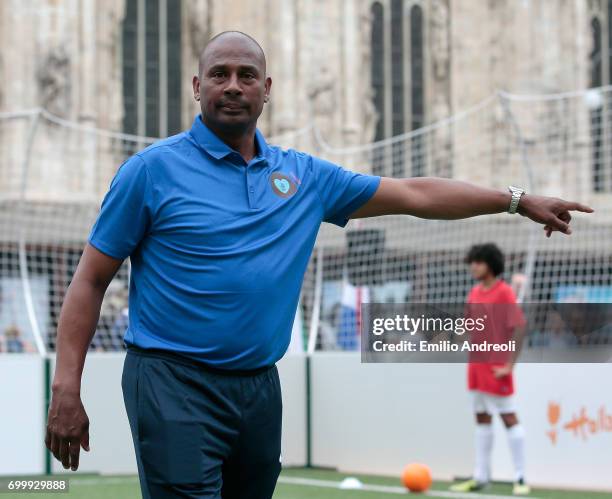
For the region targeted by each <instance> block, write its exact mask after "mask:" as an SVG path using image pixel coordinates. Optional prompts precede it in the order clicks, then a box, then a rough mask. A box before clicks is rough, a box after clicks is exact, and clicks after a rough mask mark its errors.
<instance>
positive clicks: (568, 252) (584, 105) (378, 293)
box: [0, 88, 612, 353]
mask: <svg viewBox="0 0 612 499" xmlns="http://www.w3.org/2000/svg"><path fill="white" fill-rule="evenodd" d="M611 116H612V89H611V88H601V89H591V90H588V91H584V92H575V93H568V94H558V95H544V96H516V95H509V94H505V93H501V92H498V93H496V94H495V95H492V96H491V97H489V98H488V99H486V100H484V101H483V102H481V103H479V104H478V105H476V106H475V107H473V108H471V109H468V110H464V111H462V112H459V113H457V114H456V115H453V116H451V117H449V118H447V119H445V120H442V121H440V122H437V123H432V124H431V125H428V126H426V127H424V128H421V129H418V130H415V131H413V132H410V133H407V134H404V135H401V136H397V137H393V138H391V139H387V140H384V141H381V142H376V143H371V144H364V145H360V146H356V147H350V148H346V147H344V148H342V147H338V146H336V145H330V144H328V143H327V142H326V140H325V137H322V136H321V134H320V132H319V131H318V130H317V128H316V127H315V126H313V125H309V126H307V127H305V128H301V129H298V130H296V131H294V132H291V133H287V134H285V135H283V136H279V137H272V138H269V141H270V142H271V143H274V144H278V145H280V146H282V147H285V148H288V147H294V148H296V149H302V150H306V152H309V153H312V154H315V155H319V156H322V157H324V158H326V159H328V160H331V161H333V162H335V163H337V164H339V165H341V166H343V167H345V168H348V169H352V170H355V171H360V172H366V173H374V174H378V175H384V176H393V177H412V176H439V177H450V178H455V179H460V180H466V181H470V182H474V183H476V184H479V185H483V186H491V187H497V188H501V189H506V188H507V186H508V185H511V184H517V185H521V186H523V187H525V188H526V189H527V191H528V192H534V193H538V194H545V195H554V196H561V197H566V198H571V199H577V200H580V201H583V202H586V203H590V204H592V205H593V207H594V208H595V209H596V210H597V211H596V215H595V216H589V217H586V216H577V218H578V220H577V223H576V224H575V229H574V235H573V236H571V237H565V236H561V235H559V234H555V235H554V236H553V238H551V239H546V238H545V237H544V234H543V231H542V229H541V227H540V226H537V225H535V224H532V223H529V222H528V221H527V220H525V219H524V218H523V217H520V216H508V215H495V216H488V217H477V218H474V219H469V220H457V221H433V220H422V219H418V218H415V217H408V216H387V217H381V218H371V219H362V220H353V221H351V222H350V223H349V225H348V226H347V228H346V229H344V230H342V229H339V228H337V227H334V226H331V225H328V224H324V225H323V226H322V228H321V231H320V233H319V237H318V240H317V244H316V247H315V251H314V252H313V256H312V259H311V262H310V264H309V266H308V269H307V271H306V275H305V276H304V285H303V287H302V296H301V300H300V305H299V309H298V314H297V319H298V320H299V324H300V326H299V329H300V330H303V331H304V337H305V338H307V339H306V341H304V344H305V345H306V344H307V345H308V348H309V350H310V351H314V350H321V349H322V350H352V349H356V348H358V342H359V334H358V327H359V321H360V315H359V314H360V312H359V310H360V304H361V303H365V302H404V301H420V302H424V301H426V302H435V301H437V302H447V303H448V302H460V301H463V300H464V299H465V297H466V294H467V291H468V290H469V287H470V286H471V285H472V282H471V279H470V277H469V274H468V272H467V268H466V266H465V264H464V257H465V253H466V251H467V250H468V249H469V247H470V246H471V245H472V244H477V243H483V242H495V243H496V244H498V245H499V246H500V248H501V249H502V250H503V251H504V252H505V254H506V272H505V274H504V277H505V278H506V279H507V280H508V282H510V283H511V284H512V285H513V286H514V287H515V288H516V291H517V295H518V296H519V297H520V299H521V300H523V301H567V300H574V301H612V282H611V281H612V273H611V270H612V253H611V251H610V248H612V230H611V229H612V203H611V202H610V198H611V197H612V196H611V194H612V151H611V147H612V146H611V140H610V138H611V137H612V118H611ZM154 140H155V139H154V138H149V137H139V136H133V135H126V134H121V133H115V132H110V131H106V130H101V129H98V128H94V127H93V126H88V125H86V124H83V123H75V122H69V121H65V120H62V119H59V118H57V117H55V116H52V115H50V114H48V113H47V112H45V111H43V110H32V111H25V112H16V113H0V148H1V151H2V155H1V156H0V158H1V159H0V161H1V162H2V164H1V167H0V203H1V206H0V341H1V343H0V347H1V348H2V349H3V350H4V351H7V350H8V351H20V350H26V351H27V350H32V351H39V352H42V353H45V352H47V351H52V350H54V348H55V334H56V329H57V322H58V319H59V312H60V308H61V304H62V302H63V299H64V295H65V292H66V289H67V287H68V285H69V283H70V280H71V278H72V275H73V274H74V271H75V269H76V265H77V263H78V260H79V257H80V255H81V253H82V250H83V246H84V244H85V241H86V238H87V235H88V234H89V231H90V229H91V225H92V224H93V221H94V220H95V217H96V215H97V212H98V210H99V208H100V202H101V200H102V198H103V196H104V194H105V193H106V191H107V189H108V186H109V184H110V181H111V179H112V177H113V175H114V173H115V172H116V170H117V168H118V166H119V165H120V164H121V163H122V162H123V161H124V160H125V159H126V158H127V157H128V156H129V155H131V154H133V153H134V152H135V151H137V150H139V149H142V148H143V147H146V146H147V145H149V144H151V143H152V142H153V141H154ZM128 281H129V260H126V262H124V264H123V266H122V268H121V269H120V271H119V272H118V274H117V276H116V278H115V279H114V280H113V282H112V283H111V285H110V286H109V289H108V291H107V293H106V296H105V299H104V302H103V306H102V310H101V314H100V320H99V324H98V330H97V331H96V335H95V336H94V341H93V343H92V346H91V348H92V349H96V350H103V351H107V350H120V349H122V348H123V343H122V338H123V332H124V331H125V327H126V326H127V320H128V316H127V294H128Z"/></svg>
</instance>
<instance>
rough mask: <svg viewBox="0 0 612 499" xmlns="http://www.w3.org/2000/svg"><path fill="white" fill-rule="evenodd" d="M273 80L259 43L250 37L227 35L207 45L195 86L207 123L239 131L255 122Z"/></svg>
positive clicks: (219, 128)
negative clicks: (266, 68)
mask: <svg viewBox="0 0 612 499" xmlns="http://www.w3.org/2000/svg"><path fill="white" fill-rule="evenodd" d="M271 84H272V81H271V79H270V78H266V75H265V60H264V58H263V54H262V53H261V51H260V50H259V49H258V47H257V46H256V45H255V44H254V43H253V42H252V41H250V40H249V39H248V38H245V37H242V36H237V35H227V36H224V37H222V38H220V39H218V40H216V41H214V42H213V43H212V44H211V46H209V47H208V48H207V49H206V53H205V56H204V59H203V64H202V65H201V71H200V76H199V78H198V77H194V81H193V89H194V95H195V96H196V99H197V98H198V97H199V99H200V107H201V109H202V119H203V120H204V123H205V124H206V125H208V126H211V127H212V128H213V129H215V130H218V131H221V132H227V133H231V134H235V133H241V132H244V131H245V130H246V129H248V128H249V127H251V126H255V124H256V123H257V119H258V118H259V115H260V114H261V112H262V110H263V105H264V99H267V96H268V94H269V92H270V86H271Z"/></svg>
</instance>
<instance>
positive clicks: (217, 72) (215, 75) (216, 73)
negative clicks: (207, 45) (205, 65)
mask: <svg viewBox="0 0 612 499" xmlns="http://www.w3.org/2000/svg"><path fill="white" fill-rule="evenodd" d="M223 76H224V74H223V73H222V72H221V71H215V72H214V73H213V78H223Z"/></svg>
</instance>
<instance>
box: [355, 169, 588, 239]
mask: <svg viewBox="0 0 612 499" xmlns="http://www.w3.org/2000/svg"><path fill="white" fill-rule="evenodd" d="M510 199H511V195H510V193H509V192H504V191H500V190H497V189H488V188H485V187H478V186H476V185H474V184H470V183H467V182H462V181H459V180H451V179H445V178H434V177H415V178H403V179H398V178H389V177H383V178H382V179H381V182H380V185H379V187H378V190H377V191H376V192H375V193H374V195H373V196H372V198H371V199H370V200H369V201H368V202H367V203H366V204H364V205H363V206H362V207H361V208H359V209H358V210H357V211H355V212H354V213H353V214H352V215H351V217H350V218H366V217H376V216H380V215H413V216H416V217H420V218H430V219H438V220H455V219H459V218H469V217H475V216H477V215H489V214H492V213H502V212H505V211H507V210H508V207H509V206H510ZM570 211H582V212H584V213H591V212H592V211H593V209H592V208H589V207H588V206H586V205H583V204H580V203H575V202H570V201H564V200H563V199H558V198H550V197H544V196H535V195H532V194H524V195H523V196H522V197H521V201H520V203H519V206H518V213H520V214H521V215H523V216H525V217H528V218H530V219H531V220H533V221H534V222H538V223H541V224H543V225H544V230H545V231H546V235H547V236H548V237H550V235H551V233H552V232H553V231H559V232H562V233H564V234H571V229H570V227H569V223H570V220H571V218H572V217H571V215H570Z"/></svg>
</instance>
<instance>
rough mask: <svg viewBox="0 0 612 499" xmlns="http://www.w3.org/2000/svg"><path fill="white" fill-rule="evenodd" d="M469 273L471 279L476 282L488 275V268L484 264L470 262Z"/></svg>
mask: <svg viewBox="0 0 612 499" xmlns="http://www.w3.org/2000/svg"><path fill="white" fill-rule="evenodd" d="M470 272H471V273H472V277H473V278H474V279H476V280H477V281H481V280H483V279H484V278H485V277H487V276H488V275H489V273H490V270H489V266H488V265H487V264H486V263H485V262H476V261H474V262H471V263H470Z"/></svg>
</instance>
